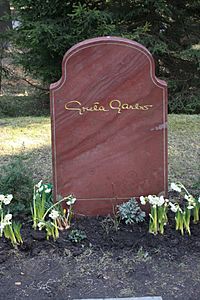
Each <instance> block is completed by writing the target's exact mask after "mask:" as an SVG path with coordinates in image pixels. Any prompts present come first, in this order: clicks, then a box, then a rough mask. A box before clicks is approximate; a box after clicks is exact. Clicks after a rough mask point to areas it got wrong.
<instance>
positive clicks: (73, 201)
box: [66, 196, 76, 205]
mask: <svg viewBox="0 0 200 300" xmlns="http://www.w3.org/2000/svg"><path fill="white" fill-rule="evenodd" d="M75 202H76V198H75V197H73V196H71V198H70V199H69V200H68V201H67V202H66V203H67V205H72V204H74V203H75Z"/></svg>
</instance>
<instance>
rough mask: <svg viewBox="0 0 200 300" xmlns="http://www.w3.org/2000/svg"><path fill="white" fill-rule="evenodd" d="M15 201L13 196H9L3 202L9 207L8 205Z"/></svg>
mask: <svg viewBox="0 0 200 300" xmlns="http://www.w3.org/2000/svg"><path fill="white" fill-rule="evenodd" d="M12 199H13V195H11V194H10V195H7V196H5V198H4V200H3V203H4V204H5V205H8V204H10V202H11V200H12Z"/></svg>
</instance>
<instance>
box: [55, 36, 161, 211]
mask: <svg viewBox="0 0 200 300" xmlns="http://www.w3.org/2000/svg"><path fill="white" fill-rule="evenodd" d="M50 91H51V117H52V148H53V149H52V150H53V170H54V189H55V199H56V198H57V196H58V195H62V196H66V195H68V194H70V193H73V194H74V195H75V196H76V197H77V200H78V201H77V202H76V205H75V211H76V213H77V214H82V215H105V214H107V213H109V212H112V209H113V207H112V206H113V205H115V204H117V203H121V202H123V201H127V200H128V199H130V197H132V196H136V197H137V196H140V195H148V194H158V193H160V192H164V193H165V194H166V192H167V128H166V127H167V126H166V125H167V87H166V83H165V82H164V81H162V80H159V79H157V78H156V77H155V67H154V61H153V58H152V56H151V54H150V53H149V52H148V50H147V49H146V48H144V47H143V46H142V45H140V44H138V43H136V42H133V41H130V40H127V39H123V38H116V37H101V38H95V39H91V40H86V41H84V42H81V43H79V44H77V45H75V46H74V47H72V48H71V49H70V50H69V51H68V52H67V53H66V54H65V56H64V59H63V63H62V78H61V79H60V80H59V81H58V82H56V83H54V84H52V85H51V87H50Z"/></svg>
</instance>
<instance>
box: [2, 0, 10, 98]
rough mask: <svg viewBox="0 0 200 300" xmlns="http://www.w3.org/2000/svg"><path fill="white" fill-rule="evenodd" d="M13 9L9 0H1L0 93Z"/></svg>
mask: <svg viewBox="0 0 200 300" xmlns="http://www.w3.org/2000/svg"><path fill="white" fill-rule="evenodd" d="M9 16H11V11H10V3H9V0H0V94H1V92H2V75H3V65H2V60H3V55H4V50H5V49H6V47H7V42H8V41H7V40H6V37H5V36H4V34H5V33H6V31H7V30H8V29H11V28H12V21H11V18H9ZM4 17H5V18H7V20H2V18H4Z"/></svg>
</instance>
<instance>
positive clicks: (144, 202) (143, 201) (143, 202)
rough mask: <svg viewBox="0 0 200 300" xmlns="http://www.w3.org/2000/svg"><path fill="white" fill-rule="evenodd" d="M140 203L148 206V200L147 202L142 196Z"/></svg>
mask: <svg viewBox="0 0 200 300" xmlns="http://www.w3.org/2000/svg"><path fill="white" fill-rule="evenodd" d="M140 202H141V204H142V205H145V204H146V200H145V197H144V196H140Z"/></svg>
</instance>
